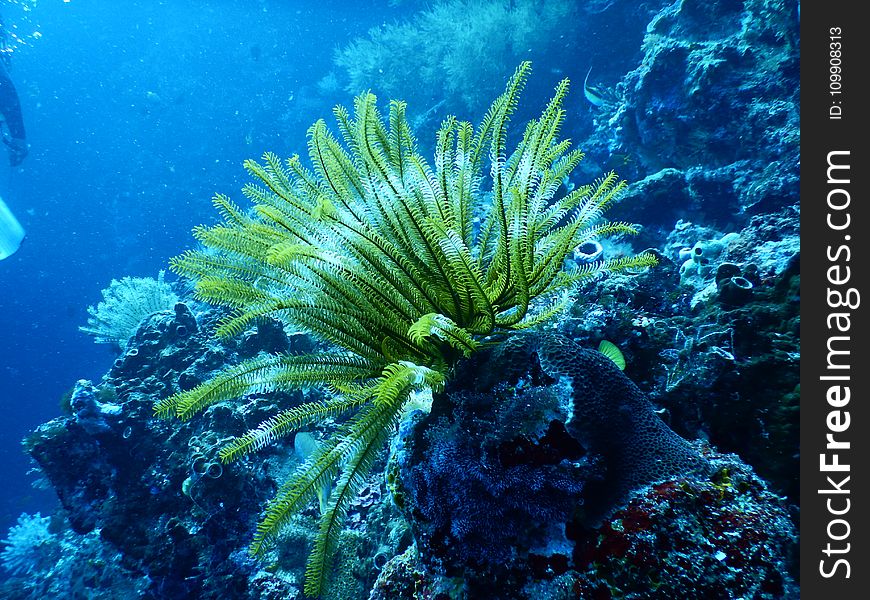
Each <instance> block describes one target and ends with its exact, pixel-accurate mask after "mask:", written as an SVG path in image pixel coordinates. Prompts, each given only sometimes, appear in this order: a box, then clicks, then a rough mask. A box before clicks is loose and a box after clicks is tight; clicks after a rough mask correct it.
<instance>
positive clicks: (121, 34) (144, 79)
mask: <svg viewBox="0 0 870 600" xmlns="http://www.w3.org/2000/svg"><path fill="white" fill-rule="evenodd" d="M351 4H352V6H353V11H351V10H350V8H351ZM366 7H367V4H366V3H365V2H354V3H347V2H339V1H336V0H325V1H321V2H303V3H297V2H293V3H288V2H277V1H270V2H266V1H260V2H250V1H243V0H221V1H220V2H208V1H193V2H172V1H167V2H153V1H150V0H142V1H126V0H121V1H119V2H115V1H112V2H109V1H108V0H71V1H70V2H60V1H40V2H38V3H36V4H35V5H34V4H30V3H21V4H18V3H15V4H11V5H9V6H5V5H0V11H2V13H0V14H2V17H3V19H4V20H5V22H6V26H7V28H9V29H10V31H13V32H14V33H15V34H16V35H17V36H18V37H20V38H22V40H23V42H22V43H19V44H16V47H15V49H14V52H13V53H12V57H11V69H10V71H11V76H12V78H13V80H14V82H15V85H16V87H17V90H18V94H19V96H20V98H21V104H22V112H23V115H24V119H25V126H26V128H27V133H28V141H29V143H30V145H31V148H30V155H29V156H28V157H27V158H26V159H25V161H24V163H23V164H22V165H21V166H20V167H18V168H14V169H11V168H8V167H7V166H6V165H5V162H6V157H5V155H4V156H0V160H2V163H4V164H0V195H2V197H3V198H4V199H5V201H6V203H7V204H8V205H9V207H10V208H11V209H12V210H13V212H14V213H15V214H16V215H17V217H18V219H19V221H20V222H21V223H22V225H23V226H24V227H25V229H26V231H27V237H26V239H25V241H24V243H23V245H22V247H21V249H20V250H19V251H18V252H17V253H16V254H15V255H14V256H12V257H10V258H9V259H7V260H5V261H3V262H2V263H0V290H2V297H0V330H2V331H3V341H2V343H0V407H2V408H0V410H2V411H3V420H2V425H0V462H2V466H0V490H2V493H0V531H6V529H7V528H8V526H9V525H11V524H12V523H14V522H15V519H16V518H17V516H18V515H19V514H20V513H21V512H22V511H27V512H34V511H36V510H40V509H42V510H43V511H45V510H46V509H47V508H48V507H49V506H53V505H54V503H55V500H54V499H53V494H51V493H50V492H49V493H45V492H42V493H41V492H39V491H37V490H34V489H32V488H31V486H30V481H31V480H32V477H28V476H27V475H26V473H27V471H28V470H29V468H30V462H29V459H28V458H27V457H26V456H25V455H24V453H23V452H22V450H21V446H20V441H21V438H22V437H23V436H24V435H25V434H26V433H27V432H28V431H29V430H30V429H32V428H33V427H35V426H36V425H38V424H39V423H41V422H43V421H46V420H47V419H50V418H52V417H55V416H57V415H58V414H60V413H59V408H58V406H59V401H60V398H61V396H62V395H63V394H64V393H65V392H67V391H69V389H70V388H71V387H72V386H73V384H74V383H75V381H76V380H78V379H81V378H90V379H95V380H99V378H100V377H101V376H102V374H103V373H104V372H105V370H106V369H107V367H108V366H109V365H111V363H112V361H113V360H114V358H115V357H114V355H113V353H112V351H111V350H110V349H109V348H108V347H107V346H101V345H97V344H94V343H93V340H92V338H91V337H90V336H88V335H85V334H84V333H81V332H80V331H78V327H79V326H80V325H83V324H84V323H85V322H86V320H87V313H86V309H87V306H88V305H91V304H96V303H97V302H98V301H99V300H101V296H100V290H102V289H103V288H105V287H107V285H108V284H109V282H110V281H111V280H112V279H113V278H116V279H120V278H121V277H123V276H126V275H131V276H138V277H154V276H156V274H157V272H158V271H159V270H160V269H165V268H166V267H167V262H168V259H169V258H170V257H171V256H173V255H175V254H178V253H179V252H180V251H181V250H183V249H184V248H187V247H189V246H190V244H191V237H190V230H191V228H192V227H193V226H194V225H197V224H199V223H201V222H204V221H207V220H209V219H211V218H212V217H211V215H212V209H211V203H210V198H211V196H212V195H213V194H214V193H215V192H218V191H219V192H224V193H229V194H236V195H238V194H237V192H238V190H239V188H240V187H241V184H242V182H244V181H246V177H245V173H244V171H243V170H242V169H241V163H242V161H243V160H244V159H246V158H256V157H259V156H260V154H262V153H263V152H264V151H265V150H272V151H274V152H277V153H279V154H281V155H290V154H292V153H294V152H300V151H302V152H304V140H305V130H306V129H307V128H308V126H309V125H310V124H311V123H312V122H313V121H314V120H315V119H316V118H319V117H320V116H328V111H329V110H330V109H331V107H332V106H333V105H334V104H335V103H336V102H338V101H343V102H346V101H347V100H348V98H347V97H346V96H347V95H346V94H343V93H341V92H338V93H337V94H336V95H335V97H324V96H323V95H321V94H319V93H318V92H317V91H316V87H315V84H316V82H317V81H318V80H319V79H320V78H321V77H323V75H324V74H325V73H326V72H328V71H329V69H330V68H331V62H332V52H333V50H334V48H335V47H336V45H337V44H338V43H339V41H340V40H343V39H347V38H348V36H350V35H352V34H354V33H358V32H360V31H365V30H366V29H368V28H369V27H370V26H373V25H374V24H376V23H377V22H378V20H379V19H380V18H381V16H380V15H379V14H378V12H377V11H376V10H374V9H375V5H374V4H372V6H371V7H370V8H371V10H367V9H366ZM380 8H384V7H383V6H381V7H380ZM25 9H26V10H25ZM34 33H36V34H37V35H36V36H34V35H33V34H34Z"/></svg>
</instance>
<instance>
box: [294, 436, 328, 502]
mask: <svg viewBox="0 0 870 600" xmlns="http://www.w3.org/2000/svg"><path fill="white" fill-rule="evenodd" d="M319 448H320V442H318V441H317V440H316V439H315V438H314V436H313V435H311V434H310V433H308V432H307V431H300V432H299V433H297V434H296V437H294V438H293V450H294V451H295V452H296V456H297V457H298V458H299V460H300V462H303V463H304V462H305V461H307V460H308V459H309V458H311V455H312V454H314V453H315V452H317V450H318V449H319ZM331 493H332V482H329V483H325V484H323V485H322V486H320V487H319V488H318V489H317V501H318V504H319V505H320V514H323V513H324V512H326V508H327V506H328V505H329V495H330V494H331Z"/></svg>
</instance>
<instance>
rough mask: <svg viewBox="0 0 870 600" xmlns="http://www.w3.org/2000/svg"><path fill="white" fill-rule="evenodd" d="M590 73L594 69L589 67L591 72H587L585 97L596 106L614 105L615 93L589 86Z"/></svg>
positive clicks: (584, 86) (584, 84)
mask: <svg viewBox="0 0 870 600" xmlns="http://www.w3.org/2000/svg"><path fill="white" fill-rule="evenodd" d="M590 73H592V67H589V71H587V72H586V79H584V80H583V95H584V96H586V99H587V100H589V102H590V103H591V104H592V105H594V106H604V105H605V104H613V103H614V102H615V101H616V99H615V98H614V96H613V92H611V91H610V90H606V89H602V88H599V87H596V86H593V85H589V74H590Z"/></svg>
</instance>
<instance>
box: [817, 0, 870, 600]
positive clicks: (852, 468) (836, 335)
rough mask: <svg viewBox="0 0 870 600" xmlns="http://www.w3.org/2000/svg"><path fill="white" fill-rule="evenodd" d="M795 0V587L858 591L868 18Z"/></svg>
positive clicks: (865, 565) (866, 506)
mask: <svg viewBox="0 0 870 600" xmlns="http://www.w3.org/2000/svg"><path fill="white" fill-rule="evenodd" d="M801 8H802V13H803V14H802V15H801V595H802V597H803V598H806V599H810V600H814V599H816V598H830V599H832V600H833V599H837V600H840V599H842V600H847V599H852V598H855V599H857V598H868V597H870V555H868V547H870V530H868V511H870V500H868V496H870V493H868V491H867V490H868V489H870V467H868V463H870V410H868V403H870V397H868V387H870V386H868V381H870V359H868V352H867V350H868V346H867V345H868V342H870V332H868V327H867V321H868V319H867V310H868V308H870V307H868V306H866V304H868V303H870V288H868V287H867V286H866V284H865V282H866V279H867V277H866V276H867V271H868V266H870V252H868V249H867V247H868V238H870V211H868V202H870V197H868V190H870V186H868V181H870V160H868V148H870V124H868V118H867V115H868V111H870V94H868V92H867V90H868V85H867V84H868V71H870V24H868V22H867V20H866V19H865V18H862V17H861V15H860V14H859V13H862V12H863V11H864V10H866V5H865V4H864V3H861V2H823V1H821V0H813V1H812V2H804V3H803V4H802V6H801Z"/></svg>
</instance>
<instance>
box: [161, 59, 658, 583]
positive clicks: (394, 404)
mask: <svg viewBox="0 0 870 600" xmlns="http://www.w3.org/2000/svg"><path fill="white" fill-rule="evenodd" d="M529 71H530V65H529V64H528V63H523V64H522V65H521V66H520V67H519V68H518V69H517V71H516V73H515V74H514V75H513V77H511V79H510V81H509V82H508V85H507V89H506V90H505V92H504V93H503V94H502V95H501V96H500V97H499V98H498V99H496V101H495V102H494V103H493V104H492V106H491V108H490V109H489V111H488V112H487V114H486V116H485V117H484V119H483V122H482V123H481V125H480V126H478V127H477V128H476V129H475V128H474V127H473V126H472V125H471V124H470V123H467V122H461V121H458V120H457V119H456V118H454V117H448V118H447V119H446V120H445V121H444V122H443V124H442V125H441V128H440V129H439V131H438V133H437V137H436V149H435V160H434V166H430V164H429V163H428V162H427V161H426V160H425V159H424V158H423V157H422V156H421V155H419V154H418V153H417V151H416V141H415V138H414V136H413V134H412V132H411V130H410V127H409V125H408V123H407V121H406V119H405V104H404V103H403V102H398V101H392V102H391V103H390V110H389V115H388V117H387V119H386V121H385V120H384V119H383V118H382V116H381V115H380V114H379V111H378V109H377V107H376V98H375V96H374V95H372V94H364V95H362V96H359V97H358V98H357V99H356V102H355V105H354V108H355V111H354V115H353V116H351V114H350V112H349V111H347V110H346V109H345V108H343V107H337V108H336V109H335V111H334V113H335V116H336V119H337V121H338V129H339V132H340V137H338V138H337V137H335V136H334V135H333V134H332V133H331V132H330V131H329V130H328V129H327V127H326V124H325V123H324V122H323V121H318V122H317V123H315V124H314V125H313V126H312V127H311V128H310V130H309V144H308V150H309V157H310V160H311V163H312V165H313V168H307V167H305V166H303V164H302V161H301V159H300V158H299V157H298V156H294V157H292V158H290V159H289V160H288V161H287V162H286V163H285V164H282V163H281V162H280V161H279V160H278V158H277V157H275V156H274V155H272V154H266V155H265V156H264V163H265V164H259V163H257V162H254V161H248V162H246V163H245V166H246V168H247V170H248V171H249V172H250V173H251V174H252V175H253V176H254V178H255V179H256V180H257V183H255V184H249V185H248V186H247V187H246V188H245V190H244V191H245V195H246V196H248V198H250V199H251V200H252V201H253V202H254V203H255V207H254V213H253V215H249V214H246V213H245V212H244V211H242V210H241V209H240V208H238V207H237V206H235V205H234V204H233V203H232V202H231V201H230V200H229V199H228V198H227V197H225V196H218V197H216V198H215V205H216V206H217V208H218V209H219V210H220V211H221V213H222V214H223V217H224V222H223V223H222V224H219V225H216V226H213V227H200V228H197V229H196V231H195V235H196V237H197V239H199V240H200V241H201V242H202V243H203V244H204V245H205V246H206V247H207V250H205V251H189V252H187V253H185V254H183V255H181V256H179V257H177V258H176V259H174V260H173V262H172V266H173V269H174V270H175V271H176V272H178V273H180V274H182V275H184V276H187V277H190V278H192V279H194V280H195V282H196V288H195V289H196V293H197V295H198V296H199V297H200V298H201V299H203V300H207V301H210V302H214V303H217V304H222V305H225V306H229V307H231V308H232V309H233V312H232V314H230V315H229V316H228V317H227V318H226V319H225V320H224V321H223V322H222V324H221V325H220V327H219V328H218V333H219V334H221V335H234V334H237V333H239V332H241V331H243V330H244V329H245V328H246V327H247V326H248V325H249V324H250V323H251V322H252V321H255V320H256V319H259V318H262V317H267V316H268V317H273V318H276V319H279V320H281V321H283V322H284V323H286V324H287V325H288V326H292V327H294V328H297V329H305V330H308V331H309V332H311V333H312V334H314V335H316V336H317V337H319V338H320V339H321V340H322V341H324V342H327V343H328V344H330V345H332V346H333V347H334V350H333V351H329V352H321V353H315V354H307V355H277V356H271V357H268V358H257V359H253V360H250V361H247V362H244V363H242V364H240V365H237V366H234V367H232V368H229V369H227V370H225V371H224V372H223V373H221V374H219V375H218V376H216V377H215V378H214V379H212V380H211V381H209V382H207V383H205V384H203V385H201V386H199V387H197V388H194V389H192V390H188V391H184V392H181V393H178V394H176V395H174V396H171V397H169V398H166V399H164V400H162V401H160V402H159V403H158V404H157V405H156V408H155V411H156V413H157V414H158V415H161V416H164V417H170V416H176V417H179V418H182V419H187V418H190V417H191V416H192V415H193V414H195V413H196V412H198V411H201V410H203V409H204V408H206V407H208V406H209V405H212V404H214V403H216V402H221V401H225V400H229V399H233V398H238V397H241V396H244V395H248V394H262V393H266V392H272V391H277V390H287V389H292V388H298V387H300V386H308V385H312V384H321V385H325V386H328V387H330V388H331V389H332V390H333V391H334V392H335V393H334V395H333V396H332V397H331V398H329V399H327V400H323V401H317V402H311V403H307V404H303V405H301V406H296V407H292V408H289V409H287V410H285V411H283V412H280V413H278V414H276V415H274V416H273V417H271V418H269V419H268V420H266V421H265V422H263V423H262V424H261V425H260V426H259V427H257V428H255V429H253V430H251V431H249V432H248V433H247V434H245V435H243V436H241V437H238V438H236V439H234V440H232V441H231V442H229V443H228V445H226V446H225V447H224V448H223V450H221V452H220V457H221V459H222V460H224V461H230V460H232V459H234V458H237V457H239V456H242V455H244V454H247V453H249V452H252V451H255V450H257V449H259V448H262V447H263V446H265V445H267V444H270V443H272V442H274V441H275V440H276V439H278V438H279V437H281V436H284V435H287V434H288V433H290V432H292V431H293V430H295V429H298V428H299V427H301V426H304V425H306V424H309V423H313V422H316V421H319V420H322V419H323V418H325V417H329V416H336V415H340V414H344V413H354V414H353V416H352V417H350V419H349V420H347V421H346V422H345V424H344V425H342V426H341V427H340V429H339V431H338V433H337V434H336V435H334V436H333V437H332V438H331V439H329V440H327V441H325V442H324V443H323V444H321V446H320V447H319V448H318V449H317V450H316V451H315V452H314V454H313V455H312V456H311V457H310V458H309V459H308V460H307V461H306V463H305V464H304V465H302V467H301V468H300V469H299V470H298V471H297V472H296V473H295V475H294V476H293V477H292V478H291V479H290V480H289V481H288V482H287V483H285V484H284V485H283V486H281V488H280V489H279V491H278V495H277V497H276V498H275V500H274V501H272V503H271V504H270V505H269V506H268V507H267V509H266V516H265V518H264V519H263V521H262V522H261V523H260V525H259V527H258V529H257V533H256V535H255V537H254V542H253V545H252V547H251V551H252V553H253V554H260V553H262V552H263V551H264V550H265V549H266V548H267V547H268V546H269V545H270V544H271V543H272V542H274V540H275V538H276V536H277V534H278V532H279V531H280V529H281V528H282V526H283V525H285V524H287V523H288V521H289V520H290V519H291V518H292V517H293V516H294V515H295V514H296V513H297V512H298V511H300V510H301V509H302V508H304V507H305V506H306V505H307V504H308V503H309V502H310V501H312V500H313V499H315V498H316V496H317V493H318V490H321V489H324V488H325V487H329V486H330V484H332V483H333V481H335V480H336V479H337V482H336V483H335V485H334V486H333V487H332V493H331V495H330V498H329V502H328V505H327V506H326V510H324V511H323V514H322V516H321V521H320V533H319V536H318V538H317V541H316V543H315V547H314V550H313V552H312V555H311V558H310V559H309V563H308V569H307V572H306V583H305V590H306V593H307V594H309V595H312V596H316V595H319V594H320V593H321V592H322V590H323V589H324V586H325V582H326V578H327V575H328V571H329V569H328V561H329V558H330V556H331V555H332V554H333V553H334V551H335V548H336V545H337V543H338V536H339V532H340V529H341V526H342V522H343V519H344V516H345V514H346V511H347V507H348V504H349V503H350V502H351V501H352V500H353V499H354V497H355V496H356V494H357V492H358V491H359V488H360V486H361V485H362V484H363V483H364V481H365V475H366V473H367V471H368V470H369V469H370V468H371V466H372V464H373V462H374V461H375V459H376V457H377V456H378V453H379V451H380V450H381V449H382V448H383V447H384V445H385V444H386V443H387V442H388V441H389V439H390V438H391V436H392V435H393V430H394V426H395V424H396V423H397V421H398V419H399V416H400V415H401V413H402V410H403V407H404V406H405V405H406V404H407V402H408V401H409V398H410V396H411V394H412V393H413V392H414V391H422V390H426V389H429V390H438V389H440V388H442V387H443V385H444V383H445V381H446V379H447V378H448V377H449V373H450V369H451V366H452V365H454V364H455V363H456V362H457V361H458V360H460V359H461V358H462V357H464V356H468V355H470V354H471V353H473V352H474V351H475V350H476V349H478V348H479V347H480V346H481V344H482V343H483V342H484V341H485V340H486V338H487V337H488V336H490V335H492V334H494V333H499V332H510V331H515V330H519V329H524V328H528V327H533V326H535V325H537V324H540V323H542V322H544V321H546V320H547V319H548V318H550V317H552V316H553V315H555V314H557V313H558V312H559V310H560V309H561V308H562V307H563V306H564V305H565V304H566V303H567V301H568V296H567V294H568V292H570V291H572V290H573V289H574V288H575V287H576V286H577V285H578V284H579V283H581V282H583V281H586V280H589V279H591V278H593V277H596V276H599V275H601V274H603V273H607V272H610V271H616V270H622V269H627V268H636V267H644V266H649V265H652V264H654V263H655V259H654V258H653V257H652V256H651V255H648V254H642V255H639V256H636V257H629V258H621V259H617V260H610V261H598V262H594V263H590V264H587V265H584V266H583V267H581V268H578V269H575V270H573V271H570V272H568V271H564V270H563V262H564V259H565V257H566V256H568V255H569V254H570V253H571V252H573V250H574V248H576V247H577V246H578V245H580V244H582V243H584V242H586V241H588V240H591V239H594V238H596V237H602V236H608V235H613V234H620V233H633V232H634V231H635V230H634V228H633V226H631V225H629V224H628V223H622V222H608V221H604V220H603V219H602V214H603V212H604V211H605V210H606V209H607V208H608V207H609V206H610V205H611V204H613V202H615V201H616V200H617V198H618V197H619V194H620V192H621V190H622V189H623V183H622V182H620V181H619V180H618V178H617V177H616V175H615V174H613V173H610V174H608V175H606V176H605V177H603V178H602V179H600V180H599V181H597V182H596V183H595V184H594V185H587V186H582V187H578V188H576V189H574V190H573V191H571V192H569V193H568V194H567V195H564V196H561V197H559V195H558V192H559V191H560V189H563V188H562V180H563V178H564V177H565V176H566V175H567V174H569V173H570V172H571V171H572V170H573V169H574V168H575V167H576V166H577V164H578V163H579V162H580V160H581V159H582V157H583V155H582V153H581V152H580V151H579V150H572V149H570V142H568V141H567V140H559V130H560V127H561V125H562V122H563V120H564V117H565V111H564V110H563V108H562V103H563V101H564V98H565V95H566V93H567V91H568V81H567V80H564V81H562V82H560V83H559V84H558V86H557V87H556V91H555V95H554V96H553V98H552V100H551V101H550V102H549V104H548V105H547V106H546V107H545V109H544V112H543V114H542V115H541V117H540V118H539V119H536V120H532V121H531V122H529V123H528V125H527V126H526V128H525V132H524V135H523V137H522V140H521V141H520V143H519V145H518V146H517V148H516V149H515V150H514V151H513V152H511V153H508V151H507V147H506V146H507V143H506V137H507V130H508V122H509V120H510V117H511V115H512V114H513V112H514V110H515V108H516V106H517V102H518V97H519V94H520V91H521V89H522V87H523V85H524V83H525V81H526V78H527V77H528V74H529ZM487 159H488V162H489V163H490V167H489V169H488V171H489V176H490V181H488V182H486V186H485V181H484V175H483V165H484V163H485V162H487ZM486 188H490V189H486ZM476 212H477V214H483V215H484V219H483V221H482V223H481V227H480V230H479V231H475V228H474V227H473V226H472V225H473V215H474V214H476Z"/></svg>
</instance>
